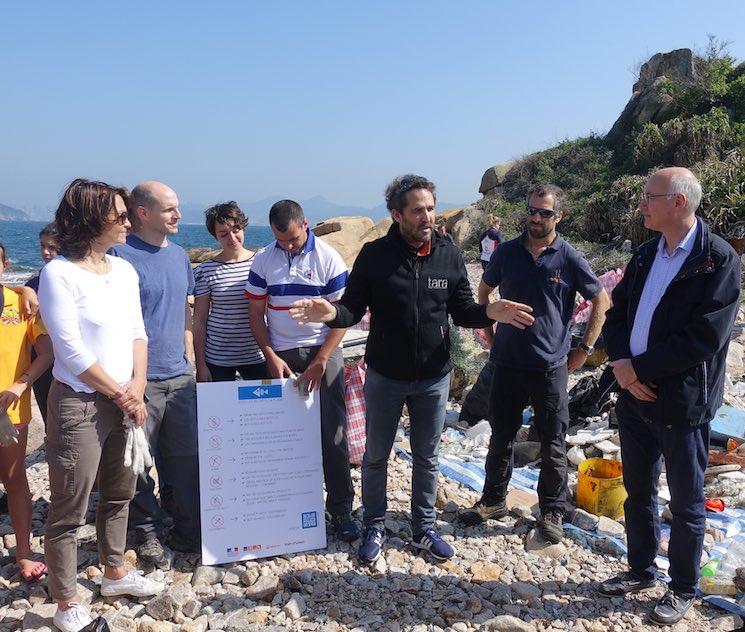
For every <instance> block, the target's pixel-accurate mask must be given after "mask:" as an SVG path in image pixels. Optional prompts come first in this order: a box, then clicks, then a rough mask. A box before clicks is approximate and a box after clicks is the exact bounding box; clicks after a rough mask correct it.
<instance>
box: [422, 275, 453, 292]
mask: <svg viewBox="0 0 745 632" xmlns="http://www.w3.org/2000/svg"><path fill="white" fill-rule="evenodd" d="M427 288H429V289H430V290H447V289H448V280H447V279H433V278H432V277H427Z"/></svg>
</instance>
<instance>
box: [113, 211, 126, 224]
mask: <svg viewBox="0 0 745 632" xmlns="http://www.w3.org/2000/svg"><path fill="white" fill-rule="evenodd" d="M128 219H129V213H128V212H127V211H124V212H123V213H117V214H116V215H115V216H114V219H113V220H111V223H112V224H119V226H124V224H126V223H127V220H128Z"/></svg>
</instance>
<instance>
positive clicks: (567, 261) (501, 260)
mask: <svg viewBox="0 0 745 632" xmlns="http://www.w3.org/2000/svg"><path fill="white" fill-rule="evenodd" d="M524 241H525V233H523V234H522V235H520V236H519V237H517V238H516V239H513V240H511V241H508V242H507V243H505V244H501V245H500V246H499V248H497V250H496V251H495V253H494V256H493V257H492V258H491V261H490V262H489V265H488V266H487V268H486V270H485V271H484V276H483V280H484V283H486V284H487V285H488V286H489V287H497V286H499V294H500V296H501V297H502V298H506V299H509V300H510V301H517V302H519V303H526V304H527V305H530V306H531V307H532V308H533V316H534V317H535V322H534V323H533V324H532V325H531V326H530V327H526V328H525V329H517V327H513V326H512V325H507V324H503V323H500V324H498V325H497V330H496V332H495V334H494V343H493V344H492V349H491V360H492V361H493V362H495V363H496V364H498V365H500V366H506V367H510V368H515V369H523V370H526V371H548V370H550V369H553V368H556V367H558V366H561V365H562V364H564V363H565V362H566V361H567V354H568V353H569V346H570V343H571V334H570V331H569V321H570V320H571V318H572V311H573V310H574V301H575V297H576V294H577V292H579V293H580V294H581V295H582V296H583V297H584V298H585V299H587V300H589V299H592V298H594V297H595V296H597V295H598V294H599V293H600V290H601V289H602V285H601V284H600V281H598V278H597V277H596V276H595V274H593V272H592V270H590V266H589V265H587V261H585V259H584V258H583V257H582V255H581V254H580V253H579V252H577V251H576V250H575V249H574V248H572V247H571V246H570V245H569V244H568V243H567V242H565V241H564V240H563V239H562V238H561V236H559V235H557V236H556V239H555V240H554V242H553V243H552V244H551V245H550V246H549V247H548V248H546V250H544V251H543V252H542V253H541V256H540V257H538V259H533V255H531V254H530V252H529V251H528V249H527V248H526V247H525V245H524Z"/></svg>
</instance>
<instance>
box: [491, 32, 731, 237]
mask: <svg viewBox="0 0 745 632" xmlns="http://www.w3.org/2000/svg"><path fill="white" fill-rule="evenodd" d="M735 64H736V61H735V59H734V58H733V57H732V56H730V55H728V54H727V53H726V44H723V43H720V42H718V41H717V40H716V39H715V38H710V40H709V45H708V47H707V49H706V51H705V52H704V53H702V54H699V55H698V56H697V57H696V59H695V67H696V74H695V80H694V81H693V82H692V83H691V84H688V85H685V86H677V85H675V84H674V83H673V82H672V81H667V82H665V81H663V82H662V87H663V89H664V90H666V91H667V93H668V94H669V95H670V96H671V97H672V107H671V108H670V110H669V112H668V113H667V114H666V116H665V118H664V119H663V121H664V122H659V123H656V124H655V123H649V124H647V125H645V126H644V127H642V128H641V129H639V130H636V131H634V132H632V133H631V134H629V135H628V136H627V137H626V138H624V139H623V140H622V141H620V142H618V143H617V144H611V143H609V142H608V141H606V139H605V138H601V137H598V136H594V135H593V136H587V137H584V138H578V139H576V140H566V141H563V142H562V143H559V144H558V145H556V146H555V147H551V148H549V149H546V150H545V151H540V152H537V153H534V154H531V155H529V156H526V157H524V158H523V159H522V160H519V161H518V162H517V163H516V164H515V166H514V167H513V168H512V169H511V170H510V171H509V172H508V173H507V174H506V175H505V178H504V186H503V191H504V198H505V200H506V202H507V204H508V206H507V207H506V208H505V209H503V210H502V211H501V212H499V213H498V214H500V215H502V216H505V217H506V218H507V217H510V216H511V215H510V212H511V213H512V214H513V215H514V217H515V218H516V219H515V222H517V218H519V220H520V221H522V219H523V211H522V204H523V200H524V196H525V192H526V191H527V189H528V187H529V186H530V185H531V184H533V183H536V182H551V183H553V184H556V185H558V186H560V187H561V188H562V189H564V191H566V194H567V212H566V214H565V215H566V216H565V219H564V221H563V222H562V232H563V233H565V234H571V233H574V235H575V236H577V237H580V238H585V239H588V240H591V241H600V242H603V243H609V242H611V241H612V240H614V239H616V238H623V239H631V241H632V242H633V243H634V244H635V245H636V244H639V243H640V242H642V241H644V240H645V239H646V238H648V236H649V235H650V233H649V231H647V230H646V229H644V227H643V225H642V217H641V214H640V213H639V212H638V209H637V204H638V194H639V192H640V191H641V188H642V186H643V185H644V182H645V180H646V178H647V177H648V175H649V173H650V172H651V171H653V170H654V169H656V168H658V167H661V166H666V165H681V166H688V167H690V168H691V169H692V170H693V172H694V173H696V175H697V176H698V177H699V178H701V181H702V185H703V187H704V193H705V195H704V200H703V202H702V205H701V209H700V213H701V215H702V216H703V217H705V218H706V219H707V221H709V222H710V224H711V226H712V228H713V229H714V231H716V232H718V233H721V234H723V235H725V236H728V235H734V234H742V233H745V193H744V192H743V188H744V187H745V166H744V165H743V160H744V159H743V156H745V63H741V64H740V65H739V66H736V65H735ZM667 116H670V118H667ZM491 204H495V203H494V202H491Z"/></svg>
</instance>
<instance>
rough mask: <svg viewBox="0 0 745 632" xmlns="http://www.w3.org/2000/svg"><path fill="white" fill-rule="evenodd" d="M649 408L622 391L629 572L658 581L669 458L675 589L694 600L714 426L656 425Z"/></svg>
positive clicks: (620, 410)
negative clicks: (662, 485)
mask: <svg viewBox="0 0 745 632" xmlns="http://www.w3.org/2000/svg"><path fill="white" fill-rule="evenodd" d="M644 408H645V405H644V403H643V402H640V401H639V400H637V399H635V398H634V397H633V396H631V395H630V394H629V393H628V392H627V391H622V392H621V395H620V397H619V398H618V404H617V405H616V414H617V415H618V429H619V433H620V437H621V458H622V460H623V483H624V485H625V487H626V491H627V493H628V495H629V497H628V498H627V499H626V503H625V504H624V511H625V514H626V536H627V539H628V546H629V553H628V559H629V567H630V568H631V571H632V572H633V573H634V574H635V575H636V576H637V577H640V578H642V579H649V578H652V577H655V576H656V573H657V565H656V564H655V556H656V555H657V551H658V549H659V544H660V509H659V505H658V504H657V484H658V481H659V478H660V472H661V469H662V458H663V457H664V459H665V473H666V476H667V485H668V487H669V489H670V497H671V501H670V511H671V512H672V514H673V520H672V526H671V528H670V544H669V546H668V550H667V557H668V559H669V560H670V569H669V571H668V573H669V575H670V579H671V580H672V581H671V582H670V589H671V590H672V591H673V592H674V593H675V594H676V595H678V596H680V597H684V598H686V599H689V598H691V597H693V596H694V595H695V593H696V583H697V582H698V575H699V561H700V560H701V549H702V547H703V544H704V533H705V531H706V497H705V494H704V470H706V462H707V460H708V457H709V424H701V425H698V426H689V425H688V424H687V423H686V420H685V419H678V420H675V423H665V422H662V421H658V420H653V419H650V418H649V417H647V416H646V415H645V413H644Z"/></svg>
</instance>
